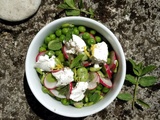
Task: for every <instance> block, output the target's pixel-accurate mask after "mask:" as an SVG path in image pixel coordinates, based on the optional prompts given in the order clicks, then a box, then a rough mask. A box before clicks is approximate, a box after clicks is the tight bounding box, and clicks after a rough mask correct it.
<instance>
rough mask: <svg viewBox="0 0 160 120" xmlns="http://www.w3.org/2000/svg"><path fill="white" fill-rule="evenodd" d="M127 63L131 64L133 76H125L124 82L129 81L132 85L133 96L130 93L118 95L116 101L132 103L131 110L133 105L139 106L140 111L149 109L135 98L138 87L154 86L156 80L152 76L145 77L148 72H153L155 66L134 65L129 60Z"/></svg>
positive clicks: (134, 63)
mask: <svg viewBox="0 0 160 120" xmlns="http://www.w3.org/2000/svg"><path fill="white" fill-rule="evenodd" d="M129 62H130V63H131V64H132V68H133V73H134V74H133V75H131V74H127V75H126V78H125V79H126V81H129V82H130V83H131V84H132V85H134V86H135V87H134V91H133V95H131V94H130V93H120V94H119V95H118V99H120V100H123V101H132V108H133V109H134V107H135V105H138V106H140V107H141V108H142V109H143V107H145V108H149V107H150V106H149V105H148V104H147V103H146V102H144V101H143V100H141V99H138V98H137V97H136V95H137V93H138V92H137V91H138V87H139V86H140V87H149V86H152V85H154V84H155V83H156V82H157V78H156V77H154V76H147V75H146V74H148V73H149V72H151V71H153V70H154V69H155V68H156V66H154V65H149V66H143V64H142V62H140V63H138V64H136V62H135V61H133V60H131V59H130V60H129Z"/></svg>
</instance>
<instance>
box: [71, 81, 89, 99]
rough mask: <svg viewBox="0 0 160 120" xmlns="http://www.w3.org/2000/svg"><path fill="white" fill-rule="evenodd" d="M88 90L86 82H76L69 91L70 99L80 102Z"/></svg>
mask: <svg viewBox="0 0 160 120" xmlns="http://www.w3.org/2000/svg"><path fill="white" fill-rule="evenodd" d="M87 88H88V82H78V83H77V84H76V86H75V88H73V90H72V91H71V95H70V99H72V100H74V101H80V100H82V99H83V98H84V96H85V95H84V93H85V91H86V89H87Z"/></svg>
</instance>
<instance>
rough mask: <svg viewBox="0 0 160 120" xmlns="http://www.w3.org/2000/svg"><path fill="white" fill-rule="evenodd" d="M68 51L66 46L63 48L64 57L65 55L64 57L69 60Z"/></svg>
mask: <svg viewBox="0 0 160 120" xmlns="http://www.w3.org/2000/svg"><path fill="white" fill-rule="evenodd" d="M66 50H67V48H66V46H63V47H62V52H63V55H64V57H65V58H66V59H68V58H69V56H68V54H67V53H66Z"/></svg>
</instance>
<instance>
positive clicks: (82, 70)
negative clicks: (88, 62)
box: [77, 67, 89, 82]
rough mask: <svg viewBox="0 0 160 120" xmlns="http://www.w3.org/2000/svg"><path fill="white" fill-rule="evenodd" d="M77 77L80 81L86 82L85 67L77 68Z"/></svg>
mask: <svg viewBox="0 0 160 120" xmlns="http://www.w3.org/2000/svg"><path fill="white" fill-rule="evenodd" d="M77 76H78V78H79V80H80V81H84V82H85V81H87V80H88V78H89V74H88V70H87V69H86V68H85V67H81V68H78V70H77Z"/></svg>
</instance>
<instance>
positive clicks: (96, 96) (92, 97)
mask: <svg viewBox="0 0 160 120" xmlns="http://www.w3.org/2000/svg"><path fill="white" fill-rule="evenodd" d="M100 98H101V95H100V94H99V93H98V92H95V93H93V94H92V95H90V96H89V100H90V102H94V103H96V102H98V101H99V100H100Z"/></svg>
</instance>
